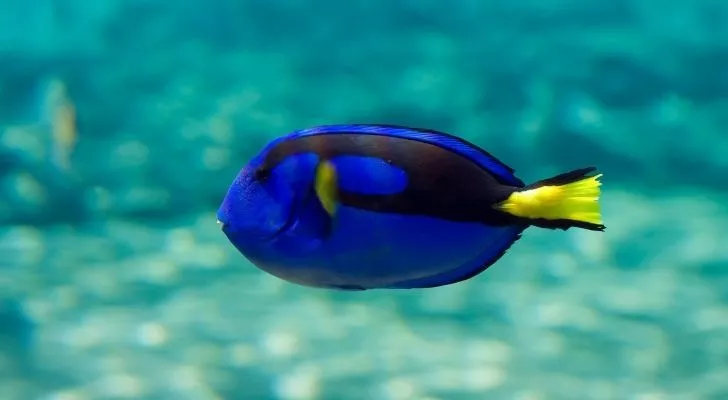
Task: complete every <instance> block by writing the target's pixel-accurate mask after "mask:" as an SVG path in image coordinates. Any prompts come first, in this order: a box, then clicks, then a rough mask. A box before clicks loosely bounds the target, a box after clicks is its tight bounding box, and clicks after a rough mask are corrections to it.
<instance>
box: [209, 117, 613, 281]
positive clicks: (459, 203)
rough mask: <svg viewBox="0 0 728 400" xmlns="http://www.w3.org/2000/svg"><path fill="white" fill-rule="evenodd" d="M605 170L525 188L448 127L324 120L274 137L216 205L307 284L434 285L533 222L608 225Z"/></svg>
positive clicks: (264, 256)
mask: <svg viewBox="0 0 728 400" xmlns="http://www.w3.org/2000/svg"><path fill="white" fill-rule="evenodd" d="M600 176H601V174H597V173H596V168H593V167H589V168H583V169H577V170H574V171H571V172H567V173H564V174H561V175H558V176H555V177H552V178H549V179H544V180H542V181H539V182H536V183H533V184H530V185H526V184H524V183H523V181H521V180H520V179H519V178H517V177H516V176H515V175H514V170H513V169H511V168H510V167H508V166H507V165H505V164H504V163H502V162H501V161H499V160H498V159H496V158H495V157H493V156H492V155H490V154H488V153H487V152H486V151H484V150H482V149H480V148H478V147H476V146H475V145H473V144H471V143H468V142H467V141H465V140H463V139H460V138H458V137H456V136H452V135H449V134H446V133H442V132H437V131H433V130H428V129H420V128H408V127H402V126H393V125H363V124H362V125H327V126H318V127H313V128H309V129H304V130H300V131H296V132H293V133H290V134H288V135H286V136H283V137H281V138H278V139H276V140H273V141H272V142H271V143H269V144H268V145H267V146H266V147H265V148H264V149H263V150H262V151H261V152H260V153H259V154H258V155H257V156H256V157H254V158H253V159H252V160H251V161H250V162H249V163H248V164H247V165H246V166H245V167H244V168H243V169H242V171H240V173H239V174H238V176H237V177H236V178H235V180H234V182H233V183H232V185H231V186H230V188H229V190H228V192H227V195H226V196H225V198H224V200H223V202H222V205H221V206H220V209H219V210H218V213H217V218H218V222H219V223H220V225H221V226H222V231H223V232H224V233H225V235H226V236H227V238H228V239H229V240H230V242H231V243H232V244H233V245H234V246H235V247H236V248H237V249H238V250H239V251H240V252H241V253H242V254H243V255H244V256H245V257H246V258H247V259H248V260H250V261H251V262H252V263H253V264H255V265H256V266H257V267H258V268H260V269H262V270H263V271H266V272H268V273H269V274H272V275H274V276H276V277H279V278H281V279H284V280H286V281H289V282H293V283H296V284H299V285H304V286H310V287H318V288H329V289H338V290H366V289H377V288H387V289H413V288H432V287H438V286H444V285H449V284H453V283H456V282H461V281H464V280H467V279H470V278H472V277H474V276H476V275H478V274H480V273H481V272H483V271H485V269H487V268H488V267H489V266H491V265H492V264H493V263H495V262H496V261H497V260H498V259H500V258H501V257H502V256H503V255H504V254H505V253H506V251H507V250H508V249H509V248H510V247H511V246H512V245H513V244H514V243H515V242H516V241H517V240H518V239H519V238H520V237H521V234H522V233H523V231H524V230H525V229H526V228H528V227H531V226H534V227H539V228H546V229H563V230H566V229H569V228H572V227H577V228H583V229H587V230H592V231H603V230H604V229H605V226H604V225H602V221H601V213H600V210H599V203H598V200H599V195H600V191H599V186H600V182H599V180H598V179H599V177H600Z"/></svg>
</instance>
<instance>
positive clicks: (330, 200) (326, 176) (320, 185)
mask: <svg viewBox="0 0 728 400" xmlns="http://www.w3.org/2000/svg"><path fill="white" fill-rule="evenodd" d="M314 191H315V192H316V197H318V199H319V201H320V202H321V205H322V206H323V208H324V210H326V212H327V213H328V214H329V215H330V216H332V217H333V216H334V214H335V213H336V209H337V207H338V205H339V196H338V193H339V186H338V182H337V174H336V167H335V166H334V164H333V163H332V162H331V161H328V160H323V161H321V162H320V163H319V165H318V166H317V167H316V176H315V178H314Z"/></svg>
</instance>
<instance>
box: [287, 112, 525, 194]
mask: <svg viewBox="0 0 728 400" xmlns="http://www.w3.org/2000/svg"><path fill="white" fill-rule="evenodd" d="M347 133H348V134H359V135H381V136H391V137H396V138H401V139H410V140H416V141H420V142H423V143H428V144H431V145H434V146H438V147H440V148H444V149H446V150H449V151H452V152H453V153H456V154H458V155H460V156H462V157H465V158H467V159H469V160H471V161H472V162H474V163H476V164H478V165H479V166H480V167H481V168H483V169H484V170H486V171H488V172H489V173H491V174H492V175H493V176H494V177H495V178H496V179H497V180H498V181H499V182H501V183H502V184H505V185H511V186H516V187H524V186H525V184H524V183H523V181H521V180H520V179H519V178H518V177H516V176H515V174H514V172H515V171H514V170H513V169H512V168H511V167H509V166H508V165H506V164H505V163H503V162H502V161H500V160H499V159H497V158H496V157H495V156H493V155H491V154H490V153H488V152H487V151H485V150H483V149H481V148H480V147H478V146H476V145H474V144H472V143H470V142H468V141H466V140H465V139H462V138H459V137H457V136H454V135H451V134H448V133H444V132H439V131H435V130H431V129H423V128H409V127H406V126H399V125H382V124H374V125H369V124H350V125H321V126H316V127H313V128H308V129H303V130H300V131H296V132H294V133H292V134H291V135H290V136H289V138H290V139H295V138H301V137H306V136H316V135H332V134H347Z"/></svg>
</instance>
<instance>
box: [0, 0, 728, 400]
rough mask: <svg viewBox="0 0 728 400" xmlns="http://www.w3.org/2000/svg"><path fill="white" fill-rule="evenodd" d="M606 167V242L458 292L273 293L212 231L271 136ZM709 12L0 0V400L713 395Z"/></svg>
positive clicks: (279, 287) (727, 48)
mask: <svg viewBox="0 0 728 400" xmlns="http://www.w3.org/2000/svg"><path fill="white" fill-rule="evenodd" d="M351 122H363V123H374V122H376V123H389V124H403V125H413V126H418V127H425V128H431V129H439V130H443V131H446V132H451V133H453V134H456V135H459V136H461V137H463V138H466V139H468V140H470V141H472V142H474V143H476V144H478V145H480V146H482V147H483V148H485V149H486V150H488V151H489V152H491V153H493V154H494V155H496V156H497V157H499V158H500V159H502V160H503V161H504V162H506V163H508V164H509V165H511V166H513V167H514V168H515V169H516V170H517V172H518V175H519V176H520V177H521V178H522V179H524V180H525V181H529V182H532V181H535V180H537V179H541V178H544V177H548V176H551V175H553V174H555V173H559V172H563V171H566V170H571V169H574V168H579V167H583V166H587V165H596V166H598V167H599V168H600V169H601V170H602V171H603V172H604V178H603V182H604V186H603V189H604V192H603V197H602V203H603V210H604V220H605V224H606V225H607V231H606V232H605V233H603V234H598V233H593V232H585V231H568V232H560V231H557V232H551V231H545V230H538V229H531V230H529V231H528V232H527V233H526V235H525V236H524V238H523V239H521V241H520V242H519V243H518V245H517V246H514V248H513V249H512V250H511V251H510V252H509V254H508V255H506V257H504V258H503V259H502V260H501V261H500V262H499V263H498V264H496V265H495V266H493V267H492V268H490V269H489V270H488V271H486V272H485V273H484V274H482V275H480V276H478V277H477V278H474V279H471V280H469V281H467V282H463V283H460V284H457V285H453V286H448V287H442V288H437V289H428V290H414V291H367V292H355V293H340V292H330V291H323V290H316V289H308V288H302V287H298V286H295V285H292V284H288V283H285V282H283V281H280V280H278V279H276V278H274V277H271V276H269V275H266V274H264V273H263V272H261V271H259V270H257V269H256V268H255V267H253V266H252V265H251V264H250V263H249V262H247V261H246V260H245V259H244V258H243V257H242V256H241V255H240V254H239V253H238V252H237V251H235V250H234V248H233V247H232V245H230V244H229V242H228V241H227V240H226V238H225V237H224V235H223V234H222V233H221V232H220V229H219V227H218V226H217V225H216V224H215V211H216V209H217V207H218V205H219V203H220V201H221V200H222V197H223V196H224V194H225V191H226V189H227V187H228V185H229V183H230V182H231V181H232V179H233V177H234V176H235V174H237V172H238V170H239V169H240V168H241V167H242V166H243V165H244V163H245V162H246V161H247V160H248V159H249V158H250V157H252V156H253V155H254V154H255V153H256V152H257V151H259V150H260V148H261V147H262V146H263V145H264V144H265V143H266V142H267V141H268V140H270V139H272V138H273V137H276V136H278V135H281V134H284V133H287V132H289V131H291V130H294V129H299V128H304V127H308V126H311V125H315V124H322V123H351ZM727 154H728V3H726V2H725V1H724V0H609V1H587V0H543V1H536V0H509V1H495V0H458V1H451V2H445V1H436V0H417V1H415V0H390V1H374V0H347V1H340V2H336V1H323V0H313V1H294V0H278V1H253V0H206V1H202V0H180V1H177V2H175V1H162V0H157V1H154V0H104V1H81V0H0V399H2V400H25V399H28V400H31V399H39V400H40V399H42V400H92V399H152V400H154V399H157V400H166V399H174V400H178V399H179V400H181V399H190V400H196V399H200V400H208V399H226V400H227V399H230V400H237V399H241V400H268V399H271V400H274V399H275V400H312V399H324V400H370V399H371V400H436V399H437V400H469V399H473V400H484V399H507V400H551V399H555V400H572V399H573V400H591V399H594V400H602V399H603V400H612V399H614V400H622V399H624V400H673V399H674V400H682V399H691V400H692V399H706V400H721V399H728V340H726V338H727V337H728V207H726V204H728V156H727Z"/></svg>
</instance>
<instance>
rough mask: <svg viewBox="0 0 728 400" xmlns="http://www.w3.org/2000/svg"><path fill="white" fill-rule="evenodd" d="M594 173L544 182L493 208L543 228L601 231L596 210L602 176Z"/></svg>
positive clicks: (592, 170)
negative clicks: (577, 228) (576, 228)
mask: <svg viewBox="0 0 728 400" xmlns="http://www.w3.org/2000/svg"><path fill="white" fill-rule="evenodd" d="M595 172H596V168H583V169H578V170H575V171H571V172H567V173H565V174H561V175H558V176H555V177H553V178H549V179H545V180H543V181H540V182H537V183H535V184H533V185H529V186H527V187H525V188H523V189H520V190H518V191H516V192H513V193H512V194H511V195H510V196H509V197H508V199H506V200H505V201H502V202H500V203H498V204H496V205H495V208H496V209H497V210H500V211H503V212H506V213H508V214H511V215H514V216H516V217H521V218H526V219H529V220H532V221H533V225H536V226H541V227H544V228H552V229H555V228H561V229H568V228H570V227H579V228H584V229H589V230H595V231H603V230H604V229H605V226H604V225H603V222H602V215H601V210H600V207H599V196H600V190H599V187H600V186H601V182H599V178H601V176H602V174H598V173H597V174H595Z"/></svg>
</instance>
